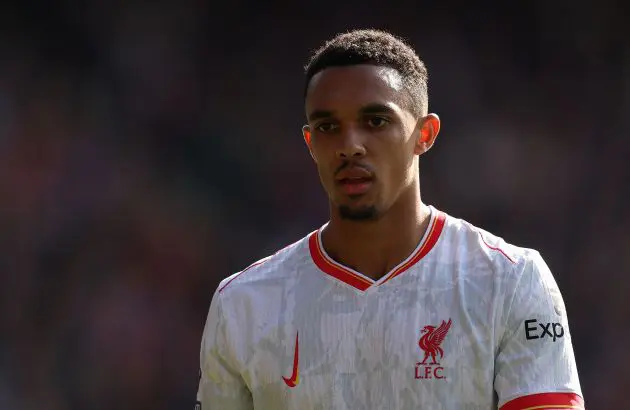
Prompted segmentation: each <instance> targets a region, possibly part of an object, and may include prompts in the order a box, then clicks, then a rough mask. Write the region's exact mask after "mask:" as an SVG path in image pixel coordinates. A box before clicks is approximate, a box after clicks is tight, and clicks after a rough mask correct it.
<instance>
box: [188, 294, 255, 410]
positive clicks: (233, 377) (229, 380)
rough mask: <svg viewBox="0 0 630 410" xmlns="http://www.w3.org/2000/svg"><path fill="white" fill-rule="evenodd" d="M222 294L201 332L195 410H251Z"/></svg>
mask: <svg viewBox="0 0 630 410" xmlns="http://www.w3.org/2000/svg"><path fill="white" fill-rule="evenodd" d="M228 333H229V332H228V323H227V322H226V320H225V316H224V315H223V310H222V306H221V294H220V293H219V291H217V292H215V294H214V296H213V298H212V302H211V304H210V311H209V313H208V318H207V320H206V325H205V328H204V331H203V336H202V341H201V351H200V371H199V389H198V391H197V403H196V406H195V410H252V409H253V408H254V406H253V403H252V395H251V392H250V391H249V389H248V388H247V385H246V384H245V382H244V380H243V378H242V377H241V374H240V372H239V370H238V365H237V364H236V360H235V356H234V354H233V351H232V345H231V344H230V341H229V339H228Z"/></svg>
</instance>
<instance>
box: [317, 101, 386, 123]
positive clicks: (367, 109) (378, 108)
mask: <svg viewBox="0 0 630 410" xmlns="http://www.w3.org/2000/svg"><path fill="white" fill-rule="evenodd" d="M359 113H360V114H361V115H365V114H391V115H394V114H396V111H395V110H394V109H393V108H392V107H390V106H388V105H385V104H379V103H371V104H368V105H366V106H364V107H362V108H361V109H360V110H359ZM334 115H335V112H334V111H328V110H315V111H313V112H312V113H310V115H309V116H308V119H309V121H316V120H321V119H323V118H330V117H333V116H334Z"/></svg>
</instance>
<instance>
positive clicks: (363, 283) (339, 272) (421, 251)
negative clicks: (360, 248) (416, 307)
mask: <svg viewBox="0 0 630 410" xmlns="http://www.w3.org/2000/svg"><path fill="white" fill-rule="evenodd" d="M445 221H446V214H444V213H443V212H441V211H438V210H436V209H435V208H433V207H431V220H430V221H429V228H428V229H427V231H426V232H425V234H424V237H423V238H422V240H421V241H420V243H419V244H418V246H417V247H416V249H414V251H413V252H412V253H411V255H409V257H407V259H405V260H404V261H402V262H401V263H400V264H398V266H396V267H395V268H394V269H392V270H391V271H389V272H388V273H387V274H386V275H385V276H383V277H382V278H380V279H379V280H377V281H375V280H373V279H371V278H369V277H367V276H365V275H363V274H362V273H359V272H357V271H355V270H354V269H351V268H348V267H346V266H344V265H342V264H340V263H337V262H335V261H334V260H333V259H332V258H331V257H330V256H328V254H327V253H326V251H325V250H324V248H323V246H322V240H321V232H322V229H323V228H324V227H325V226H326V225H324V226H323V227H322V228H320V229H318V230H317V231H315V232H313V233H311V235H310V236H309V238H308V245H309V250H310V253H311V258H312V259H313V262H314V263H315V265H317V267H318V268H319V269H320V270H321V271H322V272H324V273H326V274H327V275H330V276H332V277H333V278H335V279H337V280H339V281H341V282H344V283H346V284H348V285H350V286H353V287H355V288H357V289H359V290H361V291H365V290H367V289H368V288H370V287H371V286H378V285H382V284H383V283H385V282H387V281H390V280H392V279H393V278H395V277H396V276H399V275H401V274H402V273H404V272H405V271H407V270H408V269H409V268H411V267H412V266H413V265H415V264H416V263H418V262H419V261H420V259H422V258H423V257H424V256H425V255H426V254H427V253H429V251H430V250H431V249H432V248H433V246H435V244H436V242H437V241H438V239H439V237H440V234H441V233H442V229H443V228H444V223H445Z"/></svg>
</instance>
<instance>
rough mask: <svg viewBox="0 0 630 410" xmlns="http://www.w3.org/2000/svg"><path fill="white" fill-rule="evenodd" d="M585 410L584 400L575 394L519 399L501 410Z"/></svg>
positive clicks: (532, 395)
mask: <svg viewBox="0 0 630 410" xmlns="http://www.w3.org/2000/svg"><path fill="white" fill-rule="evenodd" d="M552 409H553V410H555V409H581V410H584V399H582V397H580V396H579V395H577V394H575V393H539V394H530V395H528V396H522V397H517V398H516V399H514V400H510V401H509V402H507V403H505V404H504V405H503V406H501V410H552Z"/></svg>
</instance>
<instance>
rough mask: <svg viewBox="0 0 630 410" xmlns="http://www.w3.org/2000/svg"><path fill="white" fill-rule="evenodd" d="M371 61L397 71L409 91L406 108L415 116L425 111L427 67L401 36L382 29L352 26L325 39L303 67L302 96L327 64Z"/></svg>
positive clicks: (335, 64)
mask: <svg viewBox="0 0 630 410" xmlns="http://www.w3.org/2000/svg"><path fill="white" fill-rule="evenodd" d="M359 64H371V65H376V66H383V67H389V68H392V69H394V70H396V71H398V72H399V73H400V75H401V77H402V80H403V84H404V87H405V89H406V91H407V92H408V94H409V97H410V98H409V100H410V107H408V108H409V110H410V111H411V112H412V113H413V114H414V115H416V116H424V115H426V114H427V111H428V103H429V101H428V100H429V97H428V90H427V80H428V73H427V69H426V67H425V65H424V63H423V62H422V60H420V58H419V57H418V55H417V54H416V52H415V51H414V50H413V48H411V46H409V45H408V44H407V43H406V42H405V41H404V40H402V39H400V38H399V37H397V36H395V35H393V34H391V33H388V32H386V31H382V30H374V29H369V30H353V31H350V32H347V33H342V34H338V35H337V36H335V37H333V38H332V39H330V40H328V41H327V42H326V43H324V45H322V46H321V47H320V48H319V49H318V50H316V51H315V53H314V54H313V55H312V56H311V57H310V59H309V61H308V63H307V64H306V66H305V67H304V69H305V71H306V84H305V86H304V96H305V97H306V92H307V90H308V86H309V83H310V81H311V79H312V78H313V76H315V74H317V73H319V72H320V71H322V70H324V69H326V68H329V67H342V66H351V65H359Z"/></svg>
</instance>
